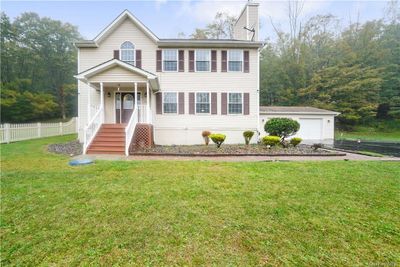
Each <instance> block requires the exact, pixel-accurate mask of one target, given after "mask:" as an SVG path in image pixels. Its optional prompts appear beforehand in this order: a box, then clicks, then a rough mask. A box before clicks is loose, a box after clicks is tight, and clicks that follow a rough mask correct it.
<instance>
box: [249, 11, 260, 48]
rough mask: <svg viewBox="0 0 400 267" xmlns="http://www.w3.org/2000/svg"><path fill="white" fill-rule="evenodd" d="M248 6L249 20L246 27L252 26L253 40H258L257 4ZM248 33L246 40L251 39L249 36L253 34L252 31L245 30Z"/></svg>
mask: <svg viewBox="0 0 400 267" xmlns="http://www.w3.org/2000/svg"><path fill="white" fill-rule="evenodd" d="M247 8H248V11H247V12H248V13H249V14H248V16H249V22H248V27H252V28H254V29H255V31H256V32H255V35H254V41H258V32H259V25H258V24H259V23H258V6H254V5H249V6H247ZM247 34H248V40H251V37H252V36H253V33H252V32H249V31H247Z"/></svg>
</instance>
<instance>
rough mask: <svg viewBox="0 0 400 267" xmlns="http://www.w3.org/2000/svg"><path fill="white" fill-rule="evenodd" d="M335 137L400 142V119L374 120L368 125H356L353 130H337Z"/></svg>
mask: <svg viewBox="0 0 400 267" xmlns="http://www.w3.org/2000/svg"><path fill="white" fill-rule="evenodd" d="M335 138H336V139H347V140H358V139H360V140H365V141H386V142H400V120H392V121H381V122H375V124H373V125H370V126H356V127H355V129H354V130H353V131H350V132H348V131H347V132H346V131H340V130H337V131H336V132H335Z"/></svg>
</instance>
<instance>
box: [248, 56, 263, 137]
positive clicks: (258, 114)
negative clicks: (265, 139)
mask: <svg viewBox="0 0 400 267" xmlns="http://www.w3.org/2000/svg"><path fill="white" fill-rule="evenodd" d="M249 68H250V52H249ZM256 94H257V132H258V133H257V135H258V136H257V137H258V139H259V138H260V135H261V130H262V129H261V125H260V50H259V49H257V88H256ZM249 98H250V96H249ZM249 111H250V105H249Z"/></svg>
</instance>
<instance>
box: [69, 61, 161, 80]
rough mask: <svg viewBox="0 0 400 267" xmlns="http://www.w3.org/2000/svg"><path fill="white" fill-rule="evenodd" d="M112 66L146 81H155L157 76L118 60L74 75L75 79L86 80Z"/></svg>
mask: <svg viewBox="0 0 400 267" xmlns="http://www.w3.org/2000/svg"><path fill="white" fill-rule="evenodd" d="M114 66H120V67H123V68H126V69H128V70H130V71H133V72H135V73H137V74H140V75H142V76H144V77H146V78H147V79H156V78H157V76H156V75H154V74H151V73H148V72H146V71H144V70H142V69H139V68H137V67H135V66H132V65H131V64H128V63H126V62H123V61H121V60H118V59H112V60H110V61H108V62H105V63H103V64H100V65H99V66H97V67H95V68H92V69H89V70H86V71H84V72H82V73H80V74H78V75H76V76H75V78H77V79H78V80H87V79H88V78H89V77H91V76H93V75H95V74H97V73H99V72H102V71H104V70H106V69H108V68H111V67H114ZM141 82H143V81H141Z"/></svg>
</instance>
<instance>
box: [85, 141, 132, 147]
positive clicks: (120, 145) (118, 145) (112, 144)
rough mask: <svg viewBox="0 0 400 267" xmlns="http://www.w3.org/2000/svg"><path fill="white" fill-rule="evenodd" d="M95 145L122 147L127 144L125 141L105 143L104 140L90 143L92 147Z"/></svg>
mask: <svg viewBox="0 0 400 267" xmlns="http://www.w3.org/2000/svg"><path fill="white" fill-rule="evenodd" d="M93 147H122V148H125V144H124V143H120V142H118V143H104V142H93V143H92V144H90V148H93Z"/></svg>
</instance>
